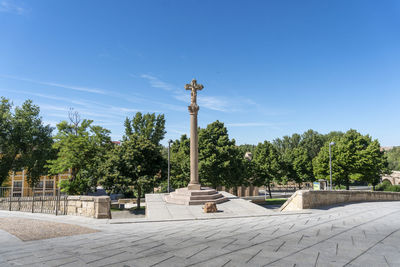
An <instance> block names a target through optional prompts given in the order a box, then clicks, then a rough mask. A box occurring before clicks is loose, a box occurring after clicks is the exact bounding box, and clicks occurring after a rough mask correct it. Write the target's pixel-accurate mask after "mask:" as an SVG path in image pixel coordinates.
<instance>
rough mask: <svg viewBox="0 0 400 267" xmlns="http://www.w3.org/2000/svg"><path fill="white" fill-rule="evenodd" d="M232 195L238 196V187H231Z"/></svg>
mask: <svg viewBox="0 0 400 267" xmlns="http://www.w3.org/2000/svg"><path fill="white" fill-rule="evenodd" d="M233 194H234V195H235V196H237V195H238V187H237V186H234V187H233Z"/></svg>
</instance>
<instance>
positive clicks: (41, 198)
mask: <svg viewBox="0 0 400 267" xmlns="http://www.w3.org/2000/svg"><path fill="white" fill-rule="evenodd" d="M43 198H44V197H40V200H41V201H42V207H41V208H40V212H41V213H43Z"/></svg>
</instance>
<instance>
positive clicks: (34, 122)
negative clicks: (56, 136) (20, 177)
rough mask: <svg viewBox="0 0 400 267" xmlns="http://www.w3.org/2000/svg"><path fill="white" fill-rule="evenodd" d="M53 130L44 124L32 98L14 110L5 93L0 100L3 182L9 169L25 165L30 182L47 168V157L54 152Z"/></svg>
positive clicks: (17, 168)
mask: <svg viewBox="0 0 400 267" xmlns="http://www.w3.org/2000/svg"><path fill="white" fill-rule="evenodd" d="M52 131H53V129H52V128H51V127H50V125H44V124H43V121H42V118H41V117H40V108H39V107H38V106H36V105H33V103H32V101H31V100H27V101H25V102H24V103H23V104H22V106H21V107H16V108H15V110H14V112H12V104H11V103H10V101H9V100H8V99H6V98H4V97H2V98H1V101H0V151H1V158H0V184H2V183H3V182H4V180H6V179H7V178H8V176H9V173H10V171H12V170H19V169H21V168H24V169H25V170H26V178H27V181H28V184H29V185H30V186H32V187H33V186H34V185H35V184H36V183H37V182H38V181H39V179H40V176H41V175H43V174H44V173H46V172H47V169H46V166H45V165H46V161H47V160H48V159H51V158H52V156H54V153H53V151H52V142H53V141H52V136H51V134H52Z"/></svg>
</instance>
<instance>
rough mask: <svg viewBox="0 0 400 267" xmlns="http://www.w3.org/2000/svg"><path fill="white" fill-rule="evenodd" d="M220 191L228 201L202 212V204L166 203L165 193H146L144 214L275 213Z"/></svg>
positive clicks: (217, 215) (153, 216)
mask: <svg viewBox="0 0 400 267" xmlns="http://www.w3.org/2000/svg"><path fill="white" fill-rule="evenodd" d="M220 193H221V194H223V195H224V197H226V198H228V199H229V201H227V202H224V203H221V204H218V205H217V208H218V212H216V213H204V212H203V208H202V207H203V205H191V206H184V205H177V204H171V203H167V202H166V201H165V199H164V197H165V195H166V194H146V216H147V219H149V220H177V219H181V220H188V219H189V220H193V219H207V218H214V219H215V218H227V217H229V218H238V217H247V216H254V215H260V216H261V215H264V216H267V215H273V214H276V212H274V211H272V210H271V209H265V208H263V207H261V206H259V205H256V204H254V203H251V202H250V201H247V200H244V199H241V198H238V197H237V196H234V195H232V194H229V193H227V192H224V191H220Z"/></svg>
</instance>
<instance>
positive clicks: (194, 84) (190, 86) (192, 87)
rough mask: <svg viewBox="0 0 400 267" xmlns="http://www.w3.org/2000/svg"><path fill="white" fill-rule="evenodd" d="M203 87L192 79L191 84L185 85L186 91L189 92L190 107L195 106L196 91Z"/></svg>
mask: <svg viewBox="0 0 400 267" xmlns="http://www.w3.org/2000/svg"><path fill="white" fill-rule="evenodd" d="M203 88H204V86H203V85H202V84H197V81H196V79H193V80H192V82H191V83H189V84H186V85H185V89H186V90H191V91H192V92H191V103H190V105H196V106H197V91H198V90H199V91H200V90H202V89H203Z"/></svg>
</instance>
